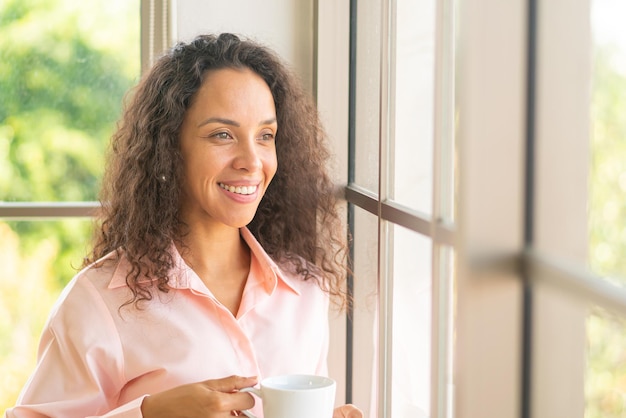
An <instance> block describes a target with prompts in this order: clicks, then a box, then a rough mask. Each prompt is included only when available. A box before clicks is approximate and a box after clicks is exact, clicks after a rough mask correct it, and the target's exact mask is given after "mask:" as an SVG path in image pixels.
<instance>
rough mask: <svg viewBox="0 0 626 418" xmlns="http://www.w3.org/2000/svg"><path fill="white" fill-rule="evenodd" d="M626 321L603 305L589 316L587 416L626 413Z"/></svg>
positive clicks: (614, 417) (609, 417) (595, 417)
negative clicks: (603, 308)
mask: <svg viewBox="0 0 626 418" xmlns="http://www.w3.org/2000/svg"><path fill="white" fill-rule="evenodd" d="M624 353H626V320H625V319H624V318H623V317H619V316H617V315H614V314H611V313H609V312H607V311H604V310H602V309H600V308H595V309H593V310H592V312H591V314H590V315H589V317H588V318H587V373H586V377H585V397H586V407H585V418H618V417H623V416H624V415H625V414H626V396H625V394H626V379H625V378H624V376H626V362H625V361H624Z"/></svg>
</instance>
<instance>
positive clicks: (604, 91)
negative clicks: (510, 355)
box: [585, 48, 626, 418]
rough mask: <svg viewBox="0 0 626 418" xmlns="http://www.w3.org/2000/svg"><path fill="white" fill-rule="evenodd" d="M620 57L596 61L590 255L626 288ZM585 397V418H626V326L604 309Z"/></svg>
mask: <svg viewBox="0 0 626 418" xmlns="http://www.w3.org/2000/svg"><path fill="white" fill-rule="evenodd" d="M616 53H617V52H616V51H614V50H612V49H610V48H604V49H599V50H598V51H597V52H596V56H595V60H594V62H595V68H594V79H593V83H594V84H593V89H592V103H591V112H592V115H591V120H592V123H593V125H592V132H591V157H592V161H591V173H590V197H589V249H590V262H591V266H592V268H593V269H594V270H595V271H596V272H598V273H599V274H601V275H603V276H608V277H612V278H613V280H614V281H615V282H618V283H619V282H621V283H622V284H626V283H624V278H626V257H624V254H626V199H625V198H624V196H625V195H626V194H625V192H626V141H625V140H624V139H626V74H624V73H622V72H620V71H618V69H616V68H615V67H614V66H613V65H612V57H614V56H615V54H616ZM585 396H586V410H585V418H617V417H623V416H624V415H625V414H626V321H625V319H624V318H620V317H618V316H617V315H614V314H611V313H609V312H606V311H603V310H600V309H594V310H593V312H592V314H591V315H590V316H589V318H588V320H587V375H586V377H585Z"/></svg>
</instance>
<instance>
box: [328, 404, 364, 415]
mask: <svg viewBox="0 0 626 418" xmlns="http://www.w3.org/2000/svg"><path fill="white" fill-rule="evenodd" d="M333 418H363V412H361V410H360V409H359V408H357V407H356V406H354V405H350V404H348V405H343V406H340V407H338V408H335V410H334V411H333Z"/></svg>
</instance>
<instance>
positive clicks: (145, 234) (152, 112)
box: [84, 33, 347, 307]
mask: <svg viewBox="0 0 626 418" xmlns="http://www.w3.org/2000/svg"><path fill="white" fill-rule="evenodd" d="M224 68H233V69H242V68H248V69H250V70H252V71H254V72H255V73H257V74H258V75H259V76H261V78H263V80H265V82H266V83H267V85H268V86H269V88H270V91H271V93H272V95H273V98H274V102H275V107H276V117H277V123H278V126H279V128H280V129H279V130H278V133H277V136H276V155H277V160H278V171H277V173H276V175H275V176H274V179H273V180H272V182H271V183H270V185H269V187H268V189H267V191H266V193H265V196H264V197H263V199H262V201H261V203H260V205H259V207H258V210H257V212H256V214H255V217H254V219H253V220H252V222H251V223H250V224H249V225H248V228H249V229H250V231H251V232H252V234H253V235H254V236H255V237H256V239H257V240H258V241H259V243H260V244H261V245H262V246H263V248H264V249H265V250H266V251H267V253H268V254H269V255H270V256H271V257H272V258H274V259H275V260H277V261H280V262H288V264H289V265H290V266H292V267H293V268H294V269H295V271H296V272H297V273H298V274H299V275H301V277H302V278H303V280H309V279H313V280H317V281H318V284H319V285H320V287H321V288H322V289H324V290H325V291H327V292H328V293H329V294H330V295H331V296H333V300H335V302H339V305H340V306H341V307H345V306H346V303H347V300H346V294H345V291H344V282H345V279H346V275H347V267H346V257H347V247H346V242H345V241H346V239H345V238H346V237H345V232H344V231H345V229H344V228H343V227H342V222H341V219H340V217H339V216H338V213H337V210H336V198H335V195H334V187H333V183H332V181H331V179H330V177H329V175H328V173H327V169H326V163H327V160H328V158H329V156H330V155H329V151H328V148H327V145H326V135H325V133H324V130H323V128H322V126H321V123H320V120H319V115H318V112H317V110H316V107H315V105H314V103H313V101H312V99H311V97H310V96H309V95H308V94H307V93H306V92H305V91H304V90H303V88H302V87H301V86H300V84H299V82H298V81H297V79H296V77H295V76H294V75H293V74H292V73H291V72H290V70H289V69H288V68H287V67H286V66H285V65H284V64H282V63H281V61H280V59H279V58H278V56H277V55H276V54H275V53H274V52H272V51H271V50H270V49H268V48H266V47H264V46H262V45H260V44H258V43H256V42H254V41H251V40H246V39H244V40H242V39H240V38H239V37H237V36H236V35H233V34H227V33H225V34H220V35H219V36H216V35H201V36H198V37H196V38H195V39H194V40H193V41H191V42H189V43H178V44H177V45H176V46H175V47H173V48H172V49H171V50H170V51H169V52H167V53H166V54H165V55H164V56H162V57H161V58H160V59H159V60H158V61H157V62H156V63H155V64H154V66H153V67H152V68H151V69H150V71H149V72H148V73H147V74H146V75H145V77H143V79H142V80H141V81H140V83H139V84H138V85H137V86H136V87H135V89H134V90H133V91H132V95H131V96H130V99H129V101H128V103H127V104H126V106H125V109H124V113H123V115H122V118H121V120H120V122H119V123H118V127H117V131H116V133H115V134H114V135H113V137H112V139H111V149H110V153H109V156H108V162H107V167H106V170H105V175H104V179H103V185H102V189H101V193H100V201H101V204H102V211H101V216H100V219H99V223H100V227H99V228H97V231H96V234H95V237H94V239H95V243H94V246H93V250H92V252H91V254H90V256H89V257H88V258H86V259H85V263H84V264H85V265H88V264H90V263H93V262H95V261H96V260H98V259H100V258H101V257H103V256H104V255H106V254H108V253H110V252H112V251H117V252H118V255H119V254H120V253H121V252H123V253H124V255H125V257H126V258H127V259H128V261H129V262H130V265H131V266H132V267H131V269H130V271H129V273H128V275H127V277H126V282H127V284H128V286H129V288H130V289H131V291H132V294H133V297H132V299H131V300H130V301H129V302H128V303H134V304H137V303H138V302H139V301H143V300H150V299H152V289H154V288H155V287H156V288H157V289H158V290H160V291H163V292H167V291H168V289H169V286H168V280H169V277H168V276H169V274H170V271H171V270H172V268H173V266H174V258H173V256H172V254H171V253H170V250H171V245H172V243H173V242H175V243H182V238H183V237H184V236H185V234H186V225H185V224H184V223H183V222H182V221H181V218H180V214H179V205H180V197H181V196H180V193H181V192H180V190H181V184H182V182H183V178H184V175H183V159H182V156H181V150H180V144H179V132H180V128H181V125H182V122H183V118H184V117H185V113H186V112H187V110H188V109H189V107H190V105H191V103H192V102H193V99H194V97H195V94H196V92H197V91H198V89H199V88H200V86H201V85H202V82H203V79H204V77H205V76H206V74H207V72H209V71H212V70H218V69H224ZM142 275H145V276H147V277H150V278H151V279H152V280H151V281H150V282H146V281H140V280H139V278H140V277H141V276H142Z"/></svg>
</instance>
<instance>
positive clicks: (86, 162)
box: [0, 0, 140, 201]
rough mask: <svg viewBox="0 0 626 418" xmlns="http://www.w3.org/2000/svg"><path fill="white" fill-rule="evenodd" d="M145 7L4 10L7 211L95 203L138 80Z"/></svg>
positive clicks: (118, 0)
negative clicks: (26, 205)
mask: <svg viewBox="0 0 626 418" xmlns="http://www.w3.org/2000/svg"><path fill="white" fill-rule="evenodd" d="M139 11H140V7H139V0H132V1H128V0H84V1H74V0H6V1H2V2H0V97H1V98H2V99H1V100H0V201H85V200H95V199H96V195H97V191H98V182H99V178H100V176H101V174H102V167H103V156H104V151H105V148H106V144H107V142H108V139H109V137H110V135H111V133H112V131H113V129H114V127H115V122H116V120H117V119H118V117H119V114H120V108H121V103H122V97H123V95H124V93H125V92H126V91H127V90H128V88H129V87H130V86H131V85H132V84H134V83H135V82H136V80H137V78H138V75H139V68H140V62H139V61H140V54H139V30H140V27H139V23H140V18H139Z"/></svg>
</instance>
